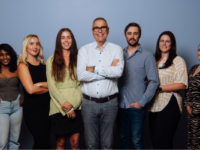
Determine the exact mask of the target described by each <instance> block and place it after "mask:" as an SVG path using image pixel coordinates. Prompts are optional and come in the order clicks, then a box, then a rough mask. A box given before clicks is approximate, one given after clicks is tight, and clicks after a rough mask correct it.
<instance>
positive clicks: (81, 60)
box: [77, 48, 105, 82]
mask: <svg viewBox="0 0 200 150" xmlns="http://www.w3.org/2000/svg"><path fill="white" fill-rule="evenodd" d="M86 59H87V53H86V49H85V48H81V49H80V50H79V52H78V62H77V76H78V80H79V81H85V82H90V81H96V80H102V79H105V77H103V76H100V75H97V74H95V73H92V72H88V71H86V67H87V60H86Z"/></svg>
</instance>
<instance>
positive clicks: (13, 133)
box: [0, 95, 22, 150]
mask: <svg viewBox="0 0 200 150" xmlns="http://www.w3.org/2000/svg"><path fill="white" fill-rule="evenodd" d="M19 96H20V95H18V97H17V99H16V100H14V101H12V102H9V101H3V100H1V102H0V150H7V149H13V150H17V149H19V143H18V140H19V135H20V129H21V122H22V107H20V106H19Z"/></svg>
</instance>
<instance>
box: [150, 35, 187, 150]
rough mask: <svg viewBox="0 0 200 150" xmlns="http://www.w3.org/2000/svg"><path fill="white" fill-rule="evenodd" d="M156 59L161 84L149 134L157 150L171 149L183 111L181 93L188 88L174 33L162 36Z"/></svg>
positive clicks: (151, 110) (152, 110)
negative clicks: (177, 52)
mask: <svg viewBox="0 0 200 150" xmlns="http://www.w3.org/2000/svg"><path fill="white" fill-rule="evenodd" d="M155 58H156V62H157V68H158V74H159V81H160V85H159V88H158V91H157V93H156V95H155V101H154V103H153V105H152V107H151V109H150V116H149V117H150V118H149V119H150V120H149V121H150V134H151V139H152V146H153V148H154V149H172V148H173V137H174V134H175V132H176V128H177V126H178V122H179V119H180V116H181V112H182V97H181V95H180V93H179V92H180V90H185V89H186V88H187V86H188V80H187V68H186V64H185V61H184V60H183V58H181V57H180V56H177V54H176V39H175V36H174V34H173V33H172V32H170V31H164V32H162V33H161V34H160V36H159V38H158V41H157V46H156V52H155Z"/></svg>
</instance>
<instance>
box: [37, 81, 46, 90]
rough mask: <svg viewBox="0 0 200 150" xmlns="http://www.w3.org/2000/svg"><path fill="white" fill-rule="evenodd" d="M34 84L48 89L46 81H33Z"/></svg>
mask: <svg viewBox="0 0 200 150" xmlns="http://www.w3.org/2000/svg"><path fill="white" fill-rule="evenodd" d="M34 85H35V86H39V87H43V88H46V89H48V84H47V82H39V83H35V84H34Z"/></svg>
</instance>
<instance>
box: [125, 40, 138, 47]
mask: <svg viewBox="0 0 200 150" xmlns="http://www.w3.org/2000/svg"><path fill="white" fill-rule="evenodd" d="M130 40H134V41H136V40H135V39H130ZM130 40H129V41H130ZM129 41H127V42H128V45H130V46H131V47H136V46H137V45H138V41H136V42H135V43H134V44H131V43H130V42H129Z"/></svg>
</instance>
